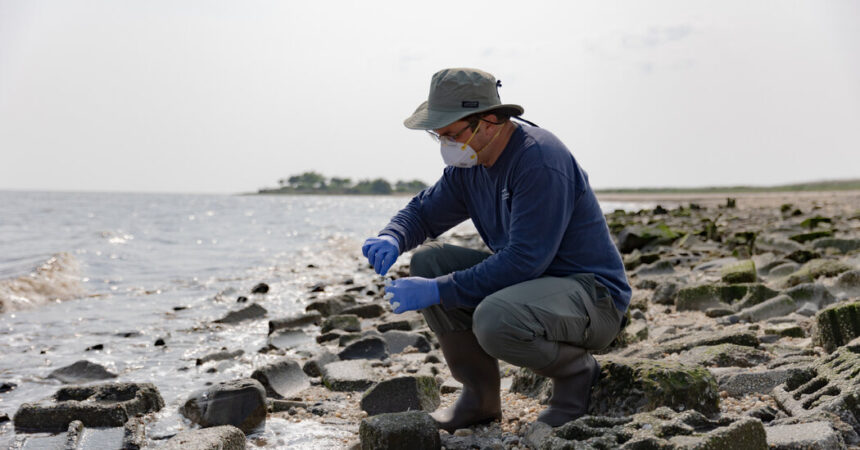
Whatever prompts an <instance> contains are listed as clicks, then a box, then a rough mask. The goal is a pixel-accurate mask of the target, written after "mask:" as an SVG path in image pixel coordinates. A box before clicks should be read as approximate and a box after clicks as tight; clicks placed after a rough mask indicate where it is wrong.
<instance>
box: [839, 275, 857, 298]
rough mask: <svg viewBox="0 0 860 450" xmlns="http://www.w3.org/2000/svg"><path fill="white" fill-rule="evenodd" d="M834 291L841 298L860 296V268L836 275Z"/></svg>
mask: <svg viewBox="0 0 860 450" xmlns="http://www.w3.org/2000/svg"><path fill="white" fill-rule="evenodd" d="M833 292H834V293H835V294H836V295H837V296H839V297H840V298H849V297H857V296H860V270H849V271H848V272H844V273H842V274H841V275H839V276H838V277H836V280H835V281H834V282H833Z"/></svg>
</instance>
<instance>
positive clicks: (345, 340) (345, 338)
mask: <svg viewBox="0 0 860 450" xmlns="http://www.w3.org/2000/svg"><path fill="white" fill-rule="evenodd" d="M361 338H362V334H361V333H344V334H341V335H340V336H338V339H337V346H338V347H346V346H347V345H349V344H350V343H351V342H354V341H357V340H359V339H361Z"/></svg>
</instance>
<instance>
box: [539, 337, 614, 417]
mask: <svg viewBox="0 0 860 450" xmlns="http://www.w3.org/2000/svg"><path fill="white" fill-rule="evenodd" d="M533 371H534V372H535V373H536V374H538V375H543V376H545V377H549V378H551V379H552V397H550V399H549V407H548V408H547V409H545V410H544V411H543V412H541V413H540V414H539V415H538V418H537V420H538V421H540V422H543V423H545V424H547V425H550V426H553V427H558V426H561V425H564V424H566V423H568V422H570V421H571V420H576V419H578V418H579V417H582V416H584V415H585V414H587V413H588V401H589V400H590V399H591V389H592V388H593V387H594V385H595V384H597V380H598V378H600V365H599V364H598V363H597V360H596V359H594V357H593V356H591V354H590V353H588V351H587V350H585V349H583V348H579V347H574V346H572V345H568V344H562V343H559V348H558V356H557V357H556V358H555V360H554V361H553V362H552V363H550V365H548V366H546V367H544V368H541V369H533Z"/></svg>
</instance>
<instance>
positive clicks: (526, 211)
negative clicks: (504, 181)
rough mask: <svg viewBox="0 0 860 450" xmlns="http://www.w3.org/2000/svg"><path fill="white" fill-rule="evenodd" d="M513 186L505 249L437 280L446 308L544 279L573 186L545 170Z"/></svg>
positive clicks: (516, 180) (558, 241)
mask: <svg viewBox="0 0 860 450" xmlns="http://www.w3.org/2000/svg"><path fill="white" fill-rule="evenodd" d="M512 181H513V183H511V188H510V190H511V191H512V194H511V195H512V199H511V226H510V236H509V240H508V244H507V245H506V246H505V247H504V248H503V249H501V250H499V251H497V252H496V253H495V254H493V255H492V256H490V257H489V258H487V259H485V260H484V261H483V262H481V263H479V264H477V265H475V266H474V267H471V268H469V269H466V270H462V271H457V272H454V273H452V274H448V275H444V276H441V277H438V278H436V281H437V282H438V285H439V294H440V297H441V302H442V306H444V307H445V308H446V309H451V308H475V307H477V305H478V303H480V301H481V300H483V299H484V297H486V296H488V295H490V294H492V293H493V292H496V291H498V290H500V289H503V288H506V287H508V286H512V285H514V284H517V283H520V282H523V281H527V280H531V279H534V278H537V277H539V276H541V275H543V273H544V272H545V271H546V269H547V268H548V267H549V265H550V263H551V262H552V260H553V258H555V255H556V253H557V252H558V248H559V246H560V245H561V240H562V238H563V236H564V233H565V230H566V229H567V226H568V223H569V222H570V218H571V216H572V214H573V209H574V206H575V205H574V202H575V197H576V192H577V189H576V186H575V182H574V181H573V180H572V179H570V178H569V177H567V175H566V174H564V173H562V172H560V171H558V170H556V169H553V168H551V167H546V166H543V167H535V168H532V169H529V170H526V171H524V172H522V173H521V174H520V175H519V176H517V177H515V178H514V179H513V180H512Z"/></svg>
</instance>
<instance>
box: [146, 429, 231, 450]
mask: <svg viewBox="0 0 860 450" xmlns="http://www.w3.org/2000/svg"><path fill="white" fill-rule="evenodd" d="M158 448H159V450H244V448H245V433H243V432H242V430H240V429H238V428H236V427H234V426H230V425H222V426H217V427H210V428H202V429H199V430H188V431H183V432H181V433H179V434H177V435H176V436H173V437H172V438H170V440H169V441H167V442H166V443H165V444H164V445H162V446H160V447H158Z"/></svg>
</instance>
